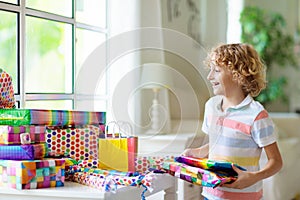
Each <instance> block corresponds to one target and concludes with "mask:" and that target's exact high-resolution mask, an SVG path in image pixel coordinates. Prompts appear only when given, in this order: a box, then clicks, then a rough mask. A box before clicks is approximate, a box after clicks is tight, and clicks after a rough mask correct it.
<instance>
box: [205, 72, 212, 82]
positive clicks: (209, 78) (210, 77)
mask: <svg viewBox="0 0 300 200" xmlns="http://www.w3.org/2000/svg"><path fill="white" fill-rule="evenodd" d="M212 73H213V72H212V71H209V73H208V75H207V77H206V78H207V80H211V79H212Z"/></svg>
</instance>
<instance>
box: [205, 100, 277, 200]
mask: <svg viewBox="0 0 300 200" xmlns="http://www.w3.org/2000/svg"><path fill="white" fill-rule="evenodd" d="M221 102H222V96H214V97H212V98H210V99H209V100H208V101H207V103H206V105H205V113H204V120H203V125H202V130H203V132H205V133H206V134H208V135H209V158H210V159H213V160H222V161H228V162H233V163H236V164H238V165H240V166H242V167H244V168H246V169H247V171H258V170H259V159H260V156H261V151H262V148H263V147H264V146H267V145H269V144H272V143H274V142H275V141H276V134H275V129H274V124H273V121H272V120H271V118H270V117H269V115H268V112H267V111H266V110H265V109H264V107H263V106H262V105H261V104H260V103H259V102H257V101H255V100H253V98H252V97H251V96H250V95H248V96H247V97H246V98H245V99H244V100H243V101H242V102H241V103H240V104H239V105H237V106H233V107H229V108H227V109H226V110H225V111H222V109H221ZM202 194H203V196H205V197H206V198H208V199H209V200H217V199H218V200H219V199H230V200H234V199H239V200H240V199H243V200H246V199H251V200H256V199H262V194H263V192H262V181H259V182H257V183H256V184H254V185H252V186H250V187H247V188H245V189H242V190H240V189H232V188H225V187H217V188H215V189H213V188H208V187H204V188H203V193H202Z"/></svg>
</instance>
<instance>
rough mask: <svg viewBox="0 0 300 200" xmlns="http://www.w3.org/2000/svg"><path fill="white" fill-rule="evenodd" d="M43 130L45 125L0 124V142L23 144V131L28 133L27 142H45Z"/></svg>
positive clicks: (44, 130)
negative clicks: (28, 139) (28, 138)
mask: <svg viewBox="0 0 300 200" xmlns="http://www.w3.org/2000/svg"><path fill="white" fill-rule="evenodd" d="M45 132H46V126H33V125H30V126H29V125H24V126H9V125H0V144H24V143H23V142H22V134H23V133H28V134H29V136H30V141H29V142H28V143H43V142H45ZM23 135H24V134H23Z"/></svg>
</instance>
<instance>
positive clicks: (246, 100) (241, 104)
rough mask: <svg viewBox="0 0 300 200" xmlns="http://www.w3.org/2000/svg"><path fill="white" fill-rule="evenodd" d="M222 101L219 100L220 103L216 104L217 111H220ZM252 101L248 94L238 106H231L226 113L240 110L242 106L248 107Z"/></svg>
mask: <svg viewBox="0 0 300 200" xmlns="http://www.w3.org/2000/svg"><path fill="white" fill-rule="evenodd" d="M222 101H223V98H220V101H219V103H218V104H217V108H218V110H221V105H222ZM252 101H253V98H252V96H251V95H250V94H248V95H247V96H246V98H245V99H244V100H243V101H242V102H241V103H240V104H238V105H236V106H231V107H229V108H227V109H226V111H230V110H238V109H241V108H243V107H244V106H247V105H249V104H250V103H251V102H252Z"/></svg>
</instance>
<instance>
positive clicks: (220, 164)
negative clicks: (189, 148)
mask: <svg viewBox="0 0 300 200" xmlns="http://www.w3.org/2000/svg"><path fill="white" fill-rule="evenodd" d="M175 161H177V162H180V163H184V164H187V165H190V166H193V167H199V168H201V169H207V170H210V171H213V172H215V173H218V174H222V175H224V176H237V173H236V171H234V170H233V169H232V165H233V163H231V162H226V161H216V160H210V159H207V158H194V157H188V156H179V157H176V158H175ZM234 165H235V166H236V167H237V168H239V169H240V170H246V169H244V168H242V167H240V166H238V165H236V164H234Z"/></svg>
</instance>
